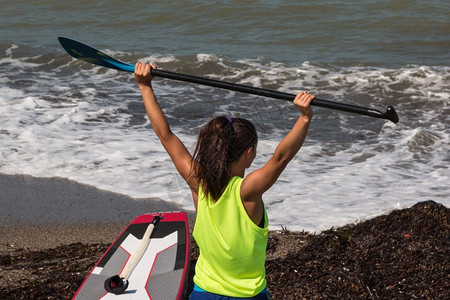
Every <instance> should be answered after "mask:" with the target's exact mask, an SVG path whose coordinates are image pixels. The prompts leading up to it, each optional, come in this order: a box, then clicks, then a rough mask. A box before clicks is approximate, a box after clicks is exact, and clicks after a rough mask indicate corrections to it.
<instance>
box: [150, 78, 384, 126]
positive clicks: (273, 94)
mask: <svg viewBox="0 0 450 300" xmlns="http://www.w3.org/2000/svg"><path fill="white" fill-rule="evenodd" d="M151 74H152V75H153V76H157V77H162V78H167V79H173V80H178V81H184V82H190V83H196V84H201V85H207V86H212V87H217V88H222V89H226V90H232V91H236V92H242V93H247V94H252V95H257V96H263V97H268V98H274V99H279V100H286V101H293V100H294V99H295V95H294V94H289V93H284V92H278V91H274V90H268V89H263V88H256V87H251V86H246V85H242V84H236V83H230V82H225V81H219V80H214V79H208V78H203V77H197V76H192V75H185V74H180V73H175V72H169V71H163V70H159V69H152V70H151ZM311 105H315V106H320V107H325V108H330V109H335V110H340V111H346V112H351V113H357V114H360V115H366V116H371V117H375V118H381V119H386V115H385V114H384V113H382V112H380V111H378V110H375V109H370V108H366V107H361V106H356V105H350V104H344V103H338V102H333V101H328V100H322V99H317V98H316V99H314V100H313V101H312V102H311ZM388 110H389V108H388Z"/></svg>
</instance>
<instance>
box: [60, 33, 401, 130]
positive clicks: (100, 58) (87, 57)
mask: <svg viewBox="0 0 450 300" xmlns="http://www.w3.org/2000/svg"><path fill="white" fill-rule="evenodd" d="M58 40H59V42H60V43H61V45H62V46H63V48H64V49H65V50H66V51H67V53H69V54H70V55H71V56H73V57H75V58H77V59H80V60H83V61H86V62H88V63H91V64H96V65H99V66H103V67H106V68H111V69H115V70H119V71H126V72H134V65H133V64H129V63H124V62H122V61H120V60H117V59H115V58H113V57H111V56H109V55H107V54H105V53H103V52H101V51H99V50H97V49H95V48H92V47H90V46H88V45H86V44H83V43H80V42H78V41H75V40H72V39H69V38H65V37H59V38H58ZM151 73H152V75H153V76H157V77H163V78H168V79H174V80H179V81H185V82H191V83H197V84H202V85H207V86H212V87H218V88H222V89H227V90H232V91H237V92H243V93H248V94H252V95H258V96H264V97H269V98H274V99H280V100H287V101H293V100H294V98H295V95H294V94H289V93H283V92H278V91H273V90H268V89H262V88H255V87H250V86H246V85H241V84H236V83H230V82H225V81H220V80H214V79H208V78H203V77H197V76H191V75H185V74H179V73H175V72H169V71H163V70H159V69H152V70H151ZM311 104H312V105H315V106H320V107H326V108H331V109H335V110H340V111H346V112H351V113H356V114H360V115H366V116H370V117H375V118H380V119H387V120H390V121H392V122H394V123H397V122H398V121H399V118H398V115H397V112H396V111H395V109H394V108H393V107H392V106H388V107H387V109H386V112H384V113H383V112H380V111H378V110H376V109H372V108H366V107H362V106H356V105H350V104H344V103H338V102H334V101H329V100H321V99H317V98H316V99H314V100H313V101H312V103H311Z"/></svg>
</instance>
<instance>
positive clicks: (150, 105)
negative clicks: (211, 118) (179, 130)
mask: <svg viewBox="0 0 450 300" xmlns="http://www.w3.org/2000/svg"><path fill="white" fill-rule="evenodd" d="M151 68H155V69H156V66H155V65H151V64H143V63H137V64H136V66H135V71H134V74H135V79H136V81H137V83H138V84H139V89H140V91H141V94H142V99H143V100H144V105H145V110H146V112H147V115H148V118H149V120H150V123H151V124H152V127H153V130H154V131H155V133H156V135H157V136H158V138H159V140H160V141H161V143H162V145H163V146H164V148H165V149H166V151H167V153H168V154H169V156H170V158H171V159H172V161H173V163H174V164H175V167H176V168H177V170H178V172H179V173H180V175H181V176H182V177H183V178H184V180H186V182H187V183H188V185H189V186H190V187H191V190H196V188H197V186H198V183H197V182H196V181H195V179H194V177H193V176H191V162H192V156H191V154H190V153H189V151H188V150H187V149H186V147H185V146H184V144H183V143H182V142H181V140H180V139H179V138H178V137H177V136H176V135H175V134H174V133H173V132H172V131H171V130H170V126H169V123H168V122H167V120H166V117H165V116H164V113H163V111H162V110H161V107H160V106H159V104H158V101H157V100H156V97H155V93H154V92H153V87H152V80H153V77H152V76H151V72H150V70H151ZM195 200H196V199H194V201H195Z"/></svg>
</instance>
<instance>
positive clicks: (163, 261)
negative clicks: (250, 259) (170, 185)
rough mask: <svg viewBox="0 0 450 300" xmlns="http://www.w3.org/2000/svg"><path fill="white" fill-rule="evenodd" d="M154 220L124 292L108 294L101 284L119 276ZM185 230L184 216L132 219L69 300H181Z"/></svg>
mask: <svg viewBox="0 0 450 300" xmlns="http://www.w3.org/2000/svg"><path fill="white" fill-rule="evenodd" d="M155 216H160V217H161V220H160V221H159V223H158V224H157V225H156V226H155V229H154V230H153V233H152V235H151V237H150V243H149V244H148V247H147V249H146V250H145V252H144V254H143V255H142V258H141V260H140V261H139V263H138V264H137V265H136V267H135V268H134V270H133V271H132V273H131V275H130V277H129V279H128V281H129V285H128V288H127V290H126V291H125V292H124V293H123V294H120V295H115V294H112V293H108V292H107V291H106V290H105V288H104V283H105V280H106V279H108V278H110V277H112V276H114V275H118V274H120V272H121V271H122V270H123V268H124V267H125V265H126V263H127V261H128V260H129V259H130V257H131V255H132V254H133V253H134V251H136V249H137V248H138V246H139V244H140V243H141V240H142V238H143V236H144V233H145V230H146V229H147V227H148V226H149V224H150V223H151V222H152V221H153V218H154V217H155ZM189 250H190V249H189V226H188V221H187V216H186V213H184V212H165V213H152V214H146V215H142V216H139V217H137V218H135V219H134V220H133V221H132V222H131V223H130V224H129V225H128V226H127V227H126V228H125V230H124V231H123V232H122V233H121V234H120V235H119V237H118V238H117V239H116V240H115V241H114V242H113V243H112V244H111V246H110V247H109V248H108V250H106V252H105V254H104V255H103V256H102V258H100V260H99V261H98V262H97V264H96V265H95V267H94V269H93V270H92V271H91V273H90V274H89V275H88V276H87V277H86V279H85V280H84V282H83V284H82V285H81V286H80V288H79V289H78V291H77V293H76V294H75V296H74V297H73V298H72V300H74V299H77V300H81V299H154V300H166V299H167V300H174V299H184V298H185V290H186V287H187V277H188V270H189V259H190V253H189Z"/></svg>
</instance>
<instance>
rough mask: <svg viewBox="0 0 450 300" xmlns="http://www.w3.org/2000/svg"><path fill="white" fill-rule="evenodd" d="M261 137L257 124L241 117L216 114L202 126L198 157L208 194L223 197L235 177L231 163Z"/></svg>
mask: <svg viewBox="0 0 450 300" xmlns="http://www.w3.org/2000/svg"><path fill="white" fill-rule="evenodd" d="M257 140H258V138H257V135H256V130H255V126H254V125H253V124H252V123H251V122H249V121H247V120H245V119H241V118H233V119H231V118H227V117H223V116H221V117H215V118H213V119H212V120H211V121H209V122H208V123H207V124H206V125H205V126H204V127H203V128H202V129H201V130H200V133H199V136H198V139H197V145H196V147H195V151H194V161H195V167H196V174H197V176H198V178H199V181H201V182H202V187H203V192H204V193H205V195H207V196H208V195H210V196H211V197H212V199H213V200H214V201H217V200H218V199H219V198H220V196H221V195H222V193H223V191H224V189H225V187H226V185H227V184H228V181H229V180H230V179H231V173H230V172H231V163H233V162H235V161H238V160H239V158H240V157H241V156H242V154H243V153H244V152H245V151H246V150H247V149H248V148H250V147H252V146H255V145H256V142H257Z"/></svg>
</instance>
